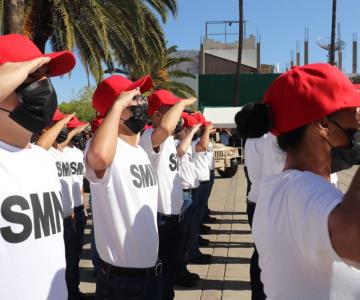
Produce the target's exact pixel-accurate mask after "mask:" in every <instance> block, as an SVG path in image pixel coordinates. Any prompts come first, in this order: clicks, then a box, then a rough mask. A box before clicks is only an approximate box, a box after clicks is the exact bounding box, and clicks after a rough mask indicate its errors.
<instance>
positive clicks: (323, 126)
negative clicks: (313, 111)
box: [315, 118, 331, 138]
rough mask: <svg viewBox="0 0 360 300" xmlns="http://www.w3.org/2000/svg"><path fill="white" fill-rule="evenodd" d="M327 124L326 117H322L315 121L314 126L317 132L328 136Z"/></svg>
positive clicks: (329, 131)
mask: <svg viewBox="0 0 360 300" xmlns="http://www.w3.org/2000/svg"><path fill="white" fill-rule="evenodd" d="M329 124H330V122H329V120H328V119H326V118H323V119H321V120H320V121H317V122H315V127H316V128H317V129H318V131H319V133H320V134H321V135H322V136H323V137H325V138H329V137H330V135H331V130H330V126H329Z"/></svg>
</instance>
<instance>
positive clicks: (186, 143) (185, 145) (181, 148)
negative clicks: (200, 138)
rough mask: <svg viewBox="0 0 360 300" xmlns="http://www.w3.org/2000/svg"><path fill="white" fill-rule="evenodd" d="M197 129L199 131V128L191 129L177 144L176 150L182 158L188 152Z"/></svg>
mask: <svg viewBox="0 0 360 300" xmlns="http://www.w3.org/2000/svg"><path fill="white" fill-rule="evenodd" d="M196 131H197V129H192V130H191V131H189V133H188V134H187V135H186V137H185V138H184V139H183V140H182V141H181V143H180V144H179V145H178V146H177V148H176V151H177V154H178V156H179V157H180V158H181V157H183V156H184V155H185V153H186V152H187V150H188V149H189V147H190V145H191V142H192V138H193V137H194V134H195V132H196Z"/></svg>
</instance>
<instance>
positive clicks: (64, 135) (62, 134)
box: [56, 128, 69, 144]
mask: <svg viewBox="0 0 360 300" xmlns="http://www.w3.org/2000/svg"><path fill="white" fill-rule="evenodd" d="M68 134H69V131H68V129H67V128H63V129H61V131H60V132H59V134H58V136H57V138H56V142H57V143H58V144H61V143H63V142H65V141H66V140H67V138H68Z"/></svg>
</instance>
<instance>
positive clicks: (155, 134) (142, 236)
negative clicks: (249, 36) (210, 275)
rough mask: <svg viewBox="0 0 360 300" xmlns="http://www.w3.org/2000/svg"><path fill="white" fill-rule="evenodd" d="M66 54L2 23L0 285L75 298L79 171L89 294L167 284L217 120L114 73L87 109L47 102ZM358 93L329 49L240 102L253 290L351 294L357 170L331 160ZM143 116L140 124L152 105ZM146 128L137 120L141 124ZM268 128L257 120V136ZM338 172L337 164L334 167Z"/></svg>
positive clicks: (119, 295)
mask: <svg viewBox="0 0 360 300" xmlns="http://www.w3.org/2000/svg"><path fill="white" fill-rule="evenodd" d="M74 65H75V57H74V55H73V54H72V53H71V52H69V51H62V52H57V53H51V54H46V55H45V54H43V53H41V52H40V51H39V49H38V48H37V47H36V46H35V45H34V44H33V43H32V42H31V41H30V40H29V39H27V38H25V37H24V36H21V35H16V34H12V35H4V36H0V124H1V126H0V179H1V183H2V186H1V189H0V258H1V269H0V276H1V282H0V290H1V293H2V295H1V298H2V299H7V300H8V299H34V300H39V299H56V300H58V299H86V298H87V297H86V296H85V295H84V294H82V293H81V292H80V291H79V259H80V253H81V250H82V243H83V235H84V226H85V223H86V217H87V216H86V210H85V209H84V205H83V193H82V184H83V183H82V179H83V176H85V177H86V178H87V180H88V181H89V182H90V191H91V204H92V214H93V224H94V244H95V245H96V253H97V255H98V258H97V260H96V263H95V267H96V294H95V299H104V300H105V299H109V300H117V299H151V300H153V299H154V300H155V299H173V298H174V290H173V285H174V284H175V283H176V284H182V285H185V286H193V285H194V284H196V281H197V280H199V276H198V275H197V274H194V273H191V272H189V271H188V269H187V267H186V265H187V263H188V262H191V263H205V264H207V263H209V262H210V260H211V257H210V256H209V255H206V254H203V253H201V252H200V250H199V245H200V244H204V243H206V242H207V241H206V240H199V233H200V230H209V228H202V227H201V226H202V222H203V220H204V219H208V220H210V221H211V220H212V218H211V217H210V215H209V210H208V208H207V202H208V199H209V195H210V192H211V187H212V184H213V182H214V160H213V157H212V151H211V143H210V141H209V136H210V134H211V132H212V131H213V126H212V124H211V123H210V122H207V121H206V120H205V119H204V117H203V116H202V115H201V114H200V113H190V112H186V108H187V107H188V106H191V105H192V104H193V103H194V102H195V99H194V98H190V99H179V98H177V97H176V96H174V95H173V94H172V93H170V92H169V91H166V90H157V91H153V92H152V93H151V94H150V95H149V96H148V97H144V95H143V94H144V93H146V92H148V91H150V90H151V88H152V79H151V77H149V76H145V77H143V78H141V79H139V80H138V81H136V82H132V81H130V80H128V79H127V78H125V77H122V76H117V75H114V76H111V77H109V78H107V79H105V80H104V81H103V82H101V83H100V84H99V85H98V87H97V89H96V91H95V93H94V95H93V99H92V104H93V107H94V108H95V110H96V111H97V118H96V119H95V120H94V121H93V122H92V124H91V125H92V129H93V136H92V138H91V139H90V140H89V141H88V142H87V144H86V147H85V150H84V152H82V151H81V150H79V149H77V147H78V146H79V145H81V144H83V143H82V142H81V135H80V134H81V132H82V131H83V130H84V129H85V128H86V127H87V126H88V124H86V123H83V122H80V121H79V120H78V119H77V118H76V116H74V115H73V114H71V115H63V114H62V113H61V112H60V111H59V110H57V96H56V92H55V90H54V87H53V86H52V84H51V80H50V77H52V76H59V75H63V74H66V73H68V72H69V71H71V69H72V68H73V67H74ZM359 107H360V94H359V92H358V91H357V90H356V89H355V87H354V86H353V85H352V83H351V82H350V81H349V79H348V78H347V77H346V76H345V75H344V74H343V73H341V71H339V70H338V69H337V68H335V67H333V66H330V65H328V64H310V65H305V66H302V67H293V68H292V69H291V70H290V71H288V72H286V73H284V74H282V75H280V76H279V77H278V78H277V79H275V80H274V81H273V83H272V84H271V85H270V87H269V88H268V90H267V91H266V93H265V97H264V101H263V102H262V103H256V104H249V105H247V106H245V107H244V108H243V109H242V110H241V111H240V112H239V113H238V114H237V115H236V117H235V123H236V125H237V133H238V135H239V136H240V137H243V138H246V139H247V141H246V144H245V161H246V166H247V171H248V178H249V182H251V186H249V187H250V189H249V193H248V200H249V201H248V214H249V221H250V224H251V227H252V235H253V238H254V242H255V246H256V247H255V251H254V255H253V257H252V259H251V284H252V291H253V296H252V297H253V299H270V300H289V299H292V300H295V299H299V300H300V299H301V300H303V299H321V300H322V299H341V300H347V299H358V298H359V297H360V284H359V283H360V273H359V270H358V269H357V267H358V264H359V262H360V218H359V215H360V171H358V172H356V174H355V176H354V178H353V180H352V183H351V185H350V187H349V189H348V191H347V192H346V193H345V194H344V193H342V192H341V191H340V190H339V189H338V188H337V187H336V186H335V185H334V184H333V183H332V182H331V177H332V176H331V174H332V173H335V172H337V171H340V170H342V169H344V168H346V167H350V166H351V165H353V164H356V163H358V161H359V156H358V153H359V151H358V146H357V144H356V136H357V133H358V127H359V117H358V108H359ZM149 119H150V120H151V127H149V125H148V120H149ZM146 127H148V128H146ZM264 134H266V135H264ZM333 177H334V176H333Z"/></svg>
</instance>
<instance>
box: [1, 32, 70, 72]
mask: <svg viewBox="0 0 360 300" xmlns="http://www.w3.org/2000/svg"><path fill="white" fill-rule="evenodd" d="M38 57H50V58H51V60H50V62H49V63H48V64H47V66H48V72H47V73H48V75H49V76H59V75H63V74H66V73H68V72H70V71H71V70H72V69H73V68H74V66H75V63H76V60H75V56H74V54H72V52H71V51H67V50H65V51H60V52H53V53H48V54H43V53H41V51H40V50H39V48H38V47H36V45H35V44H34V43H33V42H32V41H31V40H30V39H28V38H27V37H25V36H23V35H21V34H7V35H2V36H0V64H3V63H6V62H23V61H29V60H32V59H35V58H38Z"/></svg>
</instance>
